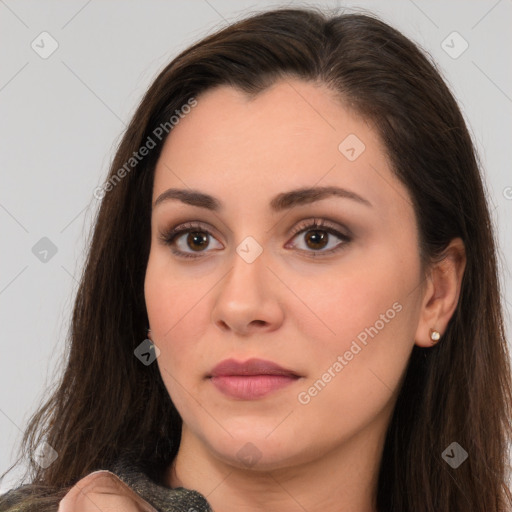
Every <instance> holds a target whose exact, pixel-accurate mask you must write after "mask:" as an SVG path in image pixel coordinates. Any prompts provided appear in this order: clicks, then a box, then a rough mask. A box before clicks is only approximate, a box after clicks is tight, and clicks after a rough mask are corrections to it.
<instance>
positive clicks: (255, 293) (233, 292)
mask: <svg viewBox="0 0 512 512" xmlns="http://www.w3.org/2000/svg"><path fill="white" fill-rule="evenodd" d="M264 254H265V253H264V252H263V253H262V254H261V255H260V256H258V257H257V258H256V260H254V261H253V262H252V263H248V262H247V261H245V260H244V259H243V258H242V257H240V256H239V255H238V254H237V253H235V254H234V255H233V264H232V267H231V269H230V270H229V271H228V272H227V274H226V275H225V276H224V278H223V279H221V281H220V283H219V285H218V287H216V289H217V293H218V295H217V296H216V297H215V302H214V306H213V309H212V314H211V319H212V322H213V323H214V324H215V325H216V326H217V327H218V328H219V329H220V330H221V331H223V332H229V331H232V332H235V333H237V334H239V335H242V336H248V335H250V334H251V333H262V332H271V331H274V330H276V329H278V328H279V326H280V325H281V324H282V322H283V317H284V314H283V310H282V306H281V304H282V303H281V302H280V301H279V296H278V293H279V292H281V293H282V291H283V290H282V289H280V283H279V280H278V279H277V278H276V277H275V276H274V274H273V272H271V271H270V270H269V269H268V268H267V264H266V258H265V256H264ZM281 287H282V285H281Z"/></svg>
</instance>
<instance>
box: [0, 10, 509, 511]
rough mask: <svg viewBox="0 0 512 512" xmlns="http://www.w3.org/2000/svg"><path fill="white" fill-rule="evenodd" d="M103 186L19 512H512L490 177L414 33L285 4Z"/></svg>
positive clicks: (158, 95) (117, 163)
mask: <svg viewBox="0 0 512 512" xmlns="http://www.w3.org/2000/svg"><path fill="white" fill-rule="evenodd" d="M95 195H97V196H99V197H101V198H102V204H101V208H100V211H99V214H98V218H97V221H96V224H95V228H94V236H93V238H92V243H91V247H90V252H89V257H88V260H87V265H86V269H85V272H84V275H83V278H82V282H81V286H80V289H79V292H78V296H77V300H76V305H75V308H74V314H73V325H72V332H71V349H70V354H69V361H68V365H67V369H66V372H65V375H64V376H63V379H62V381H61V383H60V386H59V388H58V389H57V391H56V393H55V394H54V395H53V396H52V397H51V398H50V400H49V401H48V402H47V403H45V404H44V405H43V406H42V408H41V409H40V411H39V412H38V413H37V414H36V415H35V416H34V418H33V419H32V421H31V423H30V425H29V428H28V430H27V432H26V435H25V439H24V442H25V444H24V448H25V451H26V453H27V454H28V453H30V452H32V451H34V450H36V448H39V447H40V446H41V442H42V441H43V439H44V441H45V442H46V444H44V445H43V446H44V456H43V460H44V461H46V462H47V463H48V464H46V463H45V464H44V466H46V467H44V468H43V467H41V466H39V465H37V464H34V463H33V465H32V467H33V470H34V478H33V484H32V485H26V486H22V487H20V488H19V489H15V490H13V491H11V492H10V493H9V494H8V495H6V496H3V497H2V498H0V509H1V510H13V511H14V510H48V511H49V510H57V509H58V510H60V511H61V512H66V511H67V510H75V511H76V510H82V511H84V510H97V509H98V508H100V509H101V508H104V509H107V508H108V507H111V508H112V509H115V507H118V509H119V510H176V511H177V510H210V509H213V510H217V511H219V510H222V511H223V512H226V511H231V510H240V509H244V510H251V511H252V510H254V511H256V510H265V511H270V510H280V511H283V510H284V511H288V510H290V511H291V510H308V511H309V512H314V511H316V510H320V509H322V510H324V511H325V510H333V511H334V510H336V511H351V512H354V511H357V512H375V511H379V512H383V511H393V512H398V511H404V512H405V511H415V512H420V511H421V512H433V511H436V512H448V511H450V512H454V511H457V512H458V511H461V512H462V511H467V510H471V511H472V512H476V511H478V512H480V511H481V512H483V511H485V512H489V511H493V512H499V511H500V512H501V511H505V510H510V505H511V504H512V495H511V493H510V490H509V489H508V488H507V477H508V475H507V472H506V463H507V451H506V450H507V443H508V441H509V440H510V418H511V415H510V412H511V409H510V405H511V379H510V367H509V354H508V352H507V346H506V341H505V337H504V328H503V320H502V313H501V304H500V294H499V287H498V277H497V264H496V252H495V241H494V235H493V231H492V225H491V222H490V220H489V212H488V207H487V202H486V198H485V195H484V190H483V186H482V179H481V176H480V172H479V168H478V163H477V160H476V156H475V151H474V148H473V145H472V142H471V138H470V136H469V133H468V130H467V128H466V125H465V123H464V120H463V117H462V115H461V113H460V110H459V108H458V106H457V104H456V102H455V100H454V98H453V96H452V94H451V93H450V91H449V89H448V88H447V86H446V85H445V83H444V82H443V80H442V79H441V77H440V76H439V74H438V72H437V71H436V70H435V68H434V66H433V65H432V64H431V63H430V62H429V61H428V59H427V58H426V57H425V56H424V55H423V54H422V53H421V52H420V51H419V50H418V48H417V47H416V46H415V45H414V44H413V43H412V42H411V41H409V40H408V39H407V38H405V37H404V36H403V35H402V34H400V33H399V32H397V31H396V30H394V29H393V28H391V27H389V26H388V25H386V24H385V23H383V22H382V21H380V20H378V19H376V18H373V17H371V16H366V15H338V16H327V15H325V14H323V13H322V12H320V11H318V10H314V9H278V10H275V11H269V12H266V13H262V14H258V15H254V16H252V17H250V18H248V19H245V20H242V21H240V22H237V23H235V24H233V25H231V26H229V27H227V28H225V29H223V30H220V31H219V32H217V33H216V34H213V35H211V36H208V37H206V38H205V39H203V40H202V41H200V42H199V43H197V44H195V45H194V46H192V47H191V48H189V49H187V50H186V51H184V52H183V53H182V54H181V55H179V56H178V57H177V58H176V59H174V61H173V62H171V63H170V64H169V65H168V66H167V67H166V68H165V69H164V70H163V71H162V72H161V73H160V75H159V76H158V77H157V79H156V80H155V82H154V83H153V84H152V85H151V87H150V88H149V90H148V92H147V93H146V95H145V97H144V98H143V100H142V102H141V104H140V106H139V108H138V110H137V111H136V113H135V115H134V117H133V119H132V121H131V123H130V125H129V127H128V129H127V132H126V134H125V136H124V138H123V140H122V141H121V143H120V146H119V148H118V151H117V154H116V157H115V160H114V162H113V165H112V168H111V171H110V175H109V178H108V180H107V182H106V184H105V186H104V187H101V188H100V189H98V190H97V191H96V192H95ZM53 450H54V451H55V453H54V452H53ZM52 454H53V455H55V454H58V456H57V457H56V458H55V457H54V456H52ZM50 461H51V462H50ZM2 503H3V505H2ZM30 503H32V505H30ZM10 507H11V508H10ZM210 507H211V508H210Z"/></svg>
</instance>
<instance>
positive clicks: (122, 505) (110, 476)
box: [58, 470, 157, 512]
mask: <svg viewBox="0 0 512 512" xmlns="http://www.w3.org/2000/svg"><path fill="white" fill-rule="evenodd" d="M98 509H99V510H103V509H105V510H109V511H112V512H117V511H119V512H157V511H156V510H155V509H154V508H153V507H152V506H151V505H150V504H149V503H148V502H146V501H145V500H143V499H142V498H141V497H140V496H139V495H138V494H137V493H135V492H134V491H133V490H132V489H131V488H130V487H129V486H128V485H126V484H125V483H124V482H122V481H121V480H120V479H119V477H118V476H117V475H115V474H114V473H112V472H110V471H108V470H100V471H94V472H93V473H90V474H88V475H87V476H85V477H83V478H82V479H81V480H79V481H78V482H77V483H76V484H75V485H74V486H73V487H72V488H71V489H70V490H69V492H68V493H67V494H66V495H65V496H64V498H63V499H62V500H61V502H60V503H59V509H58V512H97V511H98Z"/></svg>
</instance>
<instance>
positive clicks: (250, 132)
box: [153, 79, 406, 205]
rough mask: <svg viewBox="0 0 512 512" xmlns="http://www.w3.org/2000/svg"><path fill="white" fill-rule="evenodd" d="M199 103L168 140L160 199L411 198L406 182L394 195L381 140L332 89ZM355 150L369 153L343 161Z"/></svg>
mask: <svg viewBox="0 0 512 512" xmlns="http://www.w3.org/2000/svg"><path fill="white" fill-rule="evenodd" d="M196 99H197V105H196V106H195V107H194V108H192V109H191V111H190V113H188V114H186V115H184V116H183V118H182V119H180V121H179V123H178V124H177V125H176V126H174V128H173V129H172V131H171V133H170V135H169V136H168V137H167V140H166V142H165V144H164V148H163V150H162V153H161V155H160V159H159V162H158V164H157V167H156V170H155V184H154V194H153V199H155V197H156V196H158V195H159V194H160V193H162V192H163V191H164V190H166V189H167V188H170V187H181V188H187V187H189V188H194V189H200V190H205V191H208V193H210V194H212V195H214V196H217V197H222V196H225V195H226V194H228V195H229V194H230V191H236V196H237V197H236V198H234V197H231V199H233V200H235V199H236V200H238V201H239V203H240V205H244V204H245V205H249V204H250V202H251V200H254V201H255V202H256V201H257V199H256V198H257V197H258V196H261V194H262V193H265V192H267V193H268V195H272V196H274V195H275V194H277V193H279V192H281V191H283V190H290V189H294V188H298V187H301V186H302V187H312V186H315V185H321V186H329V185H333V186H343V187H346V188H348V189H354V191H356V192H357V190H356V189H358V190H359V191H363V190H364V192H365V194H366V195H367V196H370V197H371V196H373V201H372V199H371V198H370V197H369V199H370V201H372V202H374V201H375V202H377V203H379V201H381V202H382V198H379V189H380V190H382V187H383V185H385V184H386V182H387V183H388V184H387V193H388V194H387V195H388V196H389V195H391V196H392V195H393V193H394V194H395V195H396V193H397V192H398V193H400V192H402V195H403V194H404V193H405V194H406V192H405V191H404V190H402V191H400V190H397V188H400V187H401V184H400V183H398V182H397V183H393V185H394V188H393V187H389V183H390V182H392V181H393V180H395V181H397V180H396V179H395V178H394V176H393V174H392V172H391V169H390V167H389V165H388V162H387V158H386V156H385V151H384V148H383V146H382V144H381V141H380V139H379V137H378V135H377V134H376V133H375V132H374V130H373V129H372V128H371V127H370V126H369V125H368V124H367V122H366V121H365V120H364V119H362V118H360V117H358V116H357V115H356V114H355V113H353V112H352V111H350V110H348V109H347V108H346V107H344V105H342V103H341V102H340V101H339V100H337V99H336V98H335V96H334V93H333V92H332V91H331V90H329V89H328V88H327V87H326V86H323V85H321V84H314V83H308V82H304V81H300V80H292V79H287V80H281V81H279V82H277V83H276V84H274V85H273V86H272V87H270V88H268V89H266V90H265V91H263V92H261V93H260V94H258V95H256V96H254V97H248V96H247V95H246V94H245V93H243V92H242V91H239V90H237V89H234V88H232V87H229V86H220V87H216V88H214V89H211V90H208V91H206V92H205V93H203V94H202V95H200V96H198V97H197V98H196ZM345 141H348V143H345ZM354 143H355V144H356V146H355V149H356V150H357V151H358V152H359V151H361V148H364V149H363V150H362V152H361V153H360V155H359V156H358V157H357V158H356V159H355V160H354V159H349V158H347V155H346V154H344V153H343V150H346V149H347V147H345V146H347V144H348V145H349V146H350V145H352V146H354ZM340 144H341V146H340ZM348 149H350V148H348ZM348 156H351V155H350V154H349V155H348ZM402 188H403V187H402ZM242 191H243V192H242ZM233 195H234V194H231V196H233ZM380 195H382V194H380ZM384 199H385V198H384ZM389 199H390V200H393V197H388V200H389ZM395 199H396V198H395Z"/></svg>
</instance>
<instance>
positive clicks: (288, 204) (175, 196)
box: [153, 187, 373, 212]
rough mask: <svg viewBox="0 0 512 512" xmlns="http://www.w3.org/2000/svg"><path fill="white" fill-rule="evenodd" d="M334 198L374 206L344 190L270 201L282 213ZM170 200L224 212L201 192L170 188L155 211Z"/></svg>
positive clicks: (304, 191)
mask: <svg viewBox="0 0 512 512" xmlns="http://www.w3.org/2000/svg"><path fill="white" fill-rule="evenodd" d="M332 196H335V197H341V198H344V199H351V200H353V201H356V202H358V203H360V204H363V205H366V206H369V207H372V206H373V205H372V204H371V203H370V201H368V199H365V198H364V197H361V196H360V195H359V194H356V193H355V192H352V191H350V190H347V189H344V188H339V187H311V188H300V189H296V190H290V191H288V192H283V193H281V194H278V195H277V196H275V197H274V198H273V199H272V200H271V201H270V208H271V209H272V210H273V211H274V212H280V211H283V210H288V209H290V208H295V207H297V206H302V205H305V204H309V203H313V202H316V201H321V200H322V199H327V198H329V197H332ZM170 200H178V201H181V202H182V203H185V204H189V205H191V206H197V207H199V208H206V209H207V210H212V211H220V210H222V203H221V202H220V201H219V200H218V199H217V198H215V197H213V196H211V195H209V194H205V193H203V192H200V191H199V190H191V189H178V188H170V189H168V190H166V191H165V192H163V193H162V194H160V195H159V196H158V198H157V199H156V201H155V202H154V204H153V209H154V208H156V206H158V205H159V204H161V203H163V202H165V201H170Z"/></svg>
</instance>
